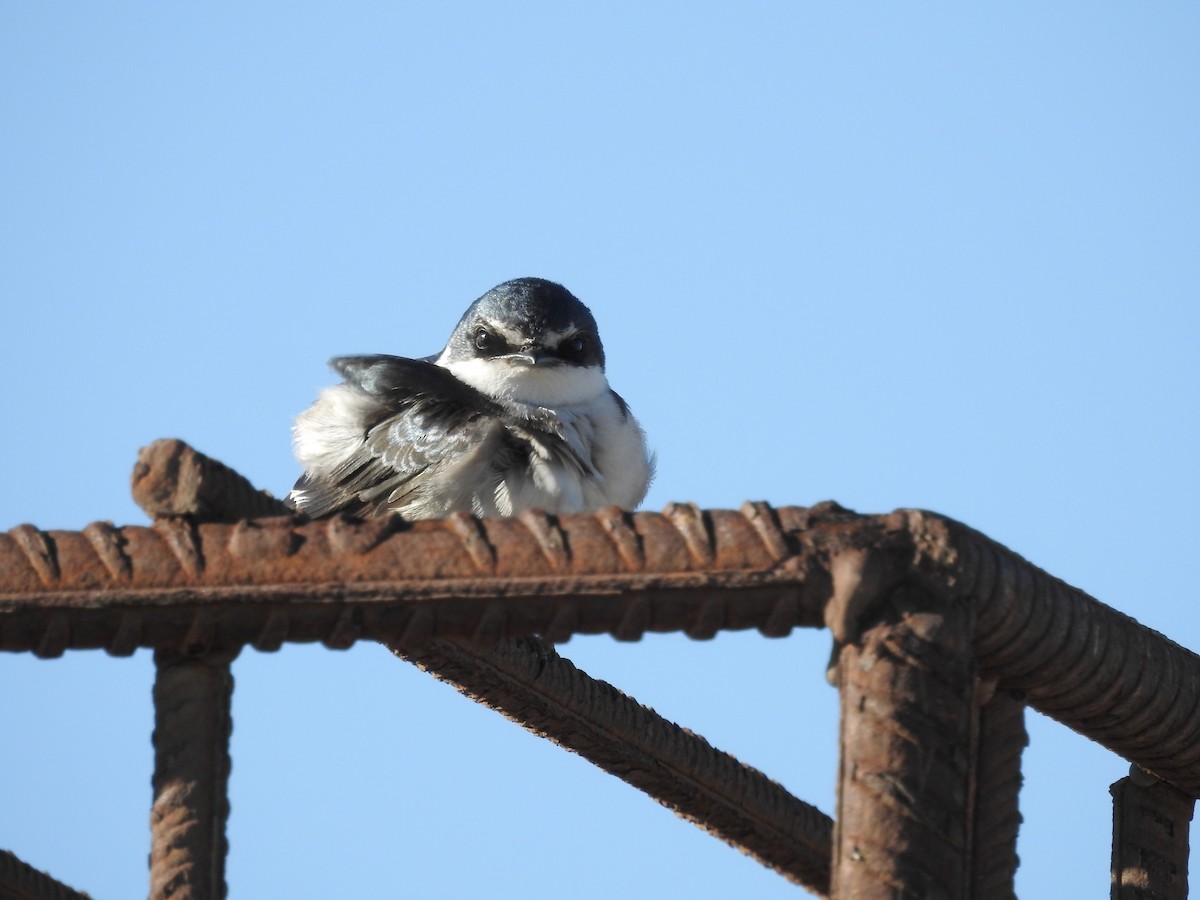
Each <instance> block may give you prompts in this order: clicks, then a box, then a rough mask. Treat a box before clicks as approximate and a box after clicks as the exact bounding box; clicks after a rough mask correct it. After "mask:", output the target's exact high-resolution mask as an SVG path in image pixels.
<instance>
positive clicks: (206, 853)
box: [150, 650, 236, 900]
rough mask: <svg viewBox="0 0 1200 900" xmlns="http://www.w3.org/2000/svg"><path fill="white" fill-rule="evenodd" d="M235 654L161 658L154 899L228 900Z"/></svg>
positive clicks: (156, 710)
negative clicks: (232, 664) (227, 827)
mask: <svg viewBox="0 0 1200 900" xmlns="http://www.w3.org/2000/svg"><path fill="white" fill-rule="evenodd" d="M235 652H236V651H220V652H215V653H208V654H205V655H203V656H199V657H185V656H181V655H179V654H177V653H172V652H170V651H162V650H160V651H158V652H157V653H155V655H154V663H155V670H156V671H155V679H154V777H153V779H151V784H152V786H153V789H154V805H153V807H152V808H151V813H150V834H151V847H150V900H166V898H168V897H170V898H174V900H209V898H212V900H220V898H222V897H224V896H225V895H226V887H225V855H226V852H227V850H228V844H227V841H226V837H225V823H226V820H227V819H228V818H229V797H228V793H227V785H228V783H229V768H230V760H229V734H230V730H231V728H232V723H231V720H230V714H229V708H230V698H231V695H232V692H233V676H232V675H231V674H230V668H229V664H230V662H231V660H232V657H233V655H234V653H235Z"/></svg>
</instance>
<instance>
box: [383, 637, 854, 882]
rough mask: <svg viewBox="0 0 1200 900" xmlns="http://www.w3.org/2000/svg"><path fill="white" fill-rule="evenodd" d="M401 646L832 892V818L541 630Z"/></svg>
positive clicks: (715, 830) (688, 815)
mask: <svg viewBox="0 0 1200 900" xmlns="http://www.w3.org/2000/svg"><path fill="white" fill-rule="evenodd" d="M393 652H395V653H397V654H398V655H400V656H402V657H404V658H405V659H408V660H409V661H411V662H414V663H416V664H417V665H419V666H421V668H423V669H425V670H426V671H428V672H430V673H431V674H433V675H434V676H436V677H437V678H439V679H441V680H443V681H447V682H449V683H450V684H452V685H454V686H455V687H456V688H457V689H458V690H460V691H462V692H463V693H464V694H466V695H467V696H469V697H471V698H472V699H474V700H477V701H479V702H481V703H484V704H485V705H487V706H490V707H492V708H493V709H495V710H498V711H499V712H501V713H503V714H504V715H505V716H507V717H508V718H510V719H512V720H513V721H515V722H517V723H518V724H520V725H522V726H524V727H525V728H527V729H529V730H530V731H532V732H533V733H535V734H538V735H541V736H542V737H545V738H549V739H550V740H552V741H554V742H555V743H556V744H558V745H559V746H562V747H565V748H567V749H568V750H572V751H574V752H576V753H579V754H580V755H582V756H583V757H584V758H586V759H588V760H590V761H591V762H592V763H594V764H595V765H597V766H599V767H600V768H602V769H604V770H605V771H606V772H609V773H610V774H612V775H616V776H617V777H618V778H620V779H622V780H624V781H626V782H628V783H629V784H631V785H633V786H634V787H636V788H639V789H640V790H643V791H645V792H646V793H647V794H649V795H650V796H651V797H653V798H654V799H656V800H658V802H660V803H662V804H663V805H664V806H666V807H667V808H669V809H671V810H673V811H674V812H675V813H677V814H678V815H680V816H681V817H683V818H685V819H687V820H689V821H691V822H692V823H694V824H696V825H698V826H699V827H701V828H703V829H704V830H705V831H708V832H709V833H710V834H713V835H715V836H716V837H719V838H721V839H722V840H724V841H725V842H726V843H728V844H730V845H732V846H734V847H737V848H738V849H740V850H742V851H744V852H746V853H748V854H750V855H751V856H753V857H755V858H756V859H758V860H759V861H760V862H762V863H763V864H764V865H767V866H769V867H770V868H772V869H775V870H776V871H777V872H779V873H780V874H782V875H784V876H785V877H787V878H788V879H789V880H791V881H793V882H795V883H796V884H799V885H802V886H804V887H806V888H808V889H809V890H810V891H812V892H813V893H816V894H818V895H820V896H825V895H826V894H827V893H828V890H829V859H830V853H831V832H832V828H833V823H832V820H830V818H829V817H828V816H827V815H825V814H824V813H822V812H821V811H820V810H819V809H817V808H816V807H814V806H812V805H810V804H808V803H805V802H803V801H802V800H798V799H796V798H795V797H793V796H792V795H791V794H789V793H788V792H787V791H786V790H784V789H783V788H782V787H781V786H780V785H779V784H777V783H776V782H774V781H771V780H770V779H769V778H767V777H766V776H765V775H763V774H762V773H761V772H759V771H757V770H756V769H753V768H751V767H750V766H747V765H745V764H743V763H741V762H739V761H738V760H736V759H734V758H733V757H732V756H730V755H729V754H727V753H722V752H721V751H720V750H717V749H715V748H713V747H712V746H711V745H710V744H709V743H708V742H707V741H705V740H704V739H703V738H702V737H700V736H698V735H696V734H693V733H692V732H690V731H687V730H685V729H683V728H680V727H679V726H678V725H676V724H675V723H673V722H669V721H667V720H666V719H664V718H662V717H661V716H659V715H658V714H657V713H655V712H654V711H653V710H651V709H647V708H646V707H644V706H642V705H641V704H639V703H638V702H637V701H636V700H634V699H632V698H631V697H628V696H626V695H625V694H623V693H621V692H620V691H618V690H617V689H616V688H614V687H612V686H611V685H609V684H607V683H605V682H603V681H598V680H596V679H594V678H590V677H588V676H587V675H586V674H584V673H583V672H581V671H580V670H579V669H576V668H575V667H574V666H573V665H572V664H571V663H570V661H569V660H566V659H563V658H562V657H561V656H559V655H558V654H557V653H556V652H555V651H554V648H553V647H551V646H549V645H548V644H546V643H545V642H544V641H542V640H540V639H539V638H523V639H519V640H511V641H503V642H501V643H500V644H498V645H496V647H494V648H482V647H478V646H473V645H470V644H464V643H462V642H458V641H454V642H451V641H437V640H435V641H428V642H426V643H425V644H424V645H422V646H421V647H419V648H416V649H411V648H404V647H400V646H396V647H393Z"/></svg>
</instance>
